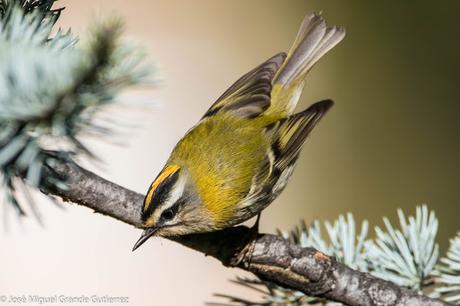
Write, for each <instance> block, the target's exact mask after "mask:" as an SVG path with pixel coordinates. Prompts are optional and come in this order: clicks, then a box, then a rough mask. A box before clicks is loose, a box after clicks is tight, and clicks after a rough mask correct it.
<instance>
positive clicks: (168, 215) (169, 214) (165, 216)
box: [161, 208, 174, 221]
mask: <svg viewBox="0 0 460 306" xmlns="http://www.w3.org/2000/svg"><path fill="white" fill-rule="evenodd" d="M173 217H174V212H173V210H172V209H171V208H169V209H167V210H165V211H164V212H163V213H162V214H161V219H163V220H166V221H169V220H171V219H172V218H173Z"/></svg>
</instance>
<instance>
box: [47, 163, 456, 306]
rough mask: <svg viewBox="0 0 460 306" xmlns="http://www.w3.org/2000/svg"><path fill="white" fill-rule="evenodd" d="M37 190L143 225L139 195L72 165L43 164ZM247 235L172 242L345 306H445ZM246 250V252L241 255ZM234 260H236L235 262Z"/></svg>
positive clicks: (319, 256)
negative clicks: (63, 182) (54, 181)
mask: <svg viewBox="0 0 460 306" xmlns="http://www.w3.org/2000/svg"><path fill="white" fill-rule="evenodd" d="M52 173H53V174H54V175H56V174H57V175H59V176H61V177H63V178H66V179H67V181H68V186H69V188H68V189H67V190H60V189H56V188H54V187H51V186H52V185H50V184H47V182H46V177H47V176H48V175H50V174H52ZM41 190H42V191H43V192H44V193H47V194H52V195H56V196H59V197H61V198H62V199H64V201H69V202H73V203H77V204H81V205H84V206H87V207H89V208H92V209H94V210H95V211H96V212H98V213H101V214H104V215H107V216H110V217H112V218H115V219H118V220H120V221H123V222H125V223H128V224H131V225H133V226H135V227H137V228H142V226H143V225H142V222H141V220H140V211H141V207H142V203H143V199H144V196H143V195H142V194H139V193H136V192H134V191H131V190H128V189H126V188H123V187H121V186H119V185H117V184H115V183H112V182H110V181H107V180H105V179H103V178H101V177H99V176H98V175H96V174H94V173H92V172H90V171H88V170H85V169H83V168H81V167H79V166H77V165H75V164H71V163H58V164H56V165H53V166H52V167H51V166H49V165H48V166H45V167H44V180H43V182H42V184H41ZM251 235H252V234H251V231H250V229H249V228H247V227H245V226H238V227H233V228H229V229H225V230H222V231H218V232H212V233H206V234H196V235H188V236H183V237H177V238H174V239H173V240H175V241H176V242H178V243H180V244H182V245H184V246H187V247H190V248H192V249H194V250H196V251H199V252H202V253H204V254H206V255H209V256H212V257H215V258H216V259H218V260H219V261H221V262H222V263H223V264H224V265H226V266H232V267H235V266H236V267H239V268H242V269H245V270H247V271H250V272H252V273H254V274H255V275H257V276H258V277H260V278H261V279H264V280H268V281H271V282H273V283H276V284H279V285H281V286H283V287H287V288H292V289H295V290H299V291H302V292H303V293H305V294H307V295H310V296H316V297H323V298H326V299H328V300H333V301H338V302H342V303H344V304H347V305H356V306H358V305H362V306H368V305H385V306H403V305H404V306H413V305H419V306H441V305H450V304H448V303H446V302H443V301H440V300H435V299H431V298H429V297H427V296H423V295H418V294H417V293H415V292H413V291H410V290H408V289H405V288H401V287H399V286H397V285H395V284H393V283H391V282H388V281H384V280H382V279H379V278H376V277H374V276H371V275H370V274H368V273H363V272H359V271H355V270H353V269H351V268H349V267H347V266H345V265H343V264H341V263H339V262H337V261H335V260H334V258H331V257H329V256H326V255H325V254H323V253H321V252H319V251H317V250H315V249H313V248H301V247H300V246H298V245H295V244H291V243H289V242H288V241H286V240H285V239H283V238H281V237H278V236H275V235H270V234H259V235H258V237H257V239H256V241H255V244H254V247H253V248H249V244H250V241H251ZM248 249H249V250H252V252H246V251H247V250H248ZM237 258H242V260H240V261H238V260H236V259H237Z"/></svg>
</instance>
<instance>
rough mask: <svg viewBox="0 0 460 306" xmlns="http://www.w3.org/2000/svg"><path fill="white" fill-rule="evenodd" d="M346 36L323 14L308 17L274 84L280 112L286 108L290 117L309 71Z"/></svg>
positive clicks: (342, 29) (274, 92)
mask: <svg viewBox="0 0 460 306" xmlns="http://www.w3.org/2000/svg"><path fill="white" fill-rule="evenodd" d="M344 37H345V29H344V28H342V27H338V26H333V27H328V26H327V25H326V21H325V20H324V19H323V17H321V16H320V15H317V14H313V15H310V16H307V17H305V19H304V20H303V21H302V24H301V26H300V29H299V32H298V33H297V37H296V39H295V41H294V44H293V45H292V47H291V49H290V50H289V53H288V55H287V58H286V60H285V61H284V63H283V65H282V66H281V67H280V69H279V70H278V72H277V75H276V76H275V77H274V79H273V82H272V84H273V92H272V96H273V97H274V98H275V99H274V100H275V101H276V102H275V103H277V104H279V105H278V107H277V109H278V110H281V109H283V108H284V110H285V112H286V113H287V114H291V113H292V111H293V109H294V107H295V105H296V104H297V101H298V99H299V96H300V93H301V91H302V89H303V85H304V84H303V83H304V82H303V81H304V79H305V77H306V74H307V73H308V71H310V69H311V68H312V67H313V66H314V65H315V64H316V62H318V60H319V59H320V58H321V57H322V56H323V55H325V54H326V53H327V52H328V51H329V50H331V49H332V48H333V47H334V46H335V45H337V44H338V43H339V42H340V41H341V40H342V39H343V38H344Z"/></svg>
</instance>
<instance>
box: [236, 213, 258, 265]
mask: <svg viewBox="0 0 460 306" xmlns="http://www.w3.org/2000/svg"><path fill="white" fill-rule="evenodd" d="M259 220H260V214H258V215H257V219H256V223H254V225H253V226H252V227H251V228H250V230H249V238H248V242H247V243H246V245H245V246H244V248H242V249H241V251H239V252H238V255H237V256H236V257H235V258H233V259H232V260H231V262H230V265H231V266H234V267H236V266H239V265H240V264H243V266H244V267H245V268H249V265H250V264H251V261H252V255H253V253H254V249H255V248H256V242H257V238H258V236H259Z"/></svg>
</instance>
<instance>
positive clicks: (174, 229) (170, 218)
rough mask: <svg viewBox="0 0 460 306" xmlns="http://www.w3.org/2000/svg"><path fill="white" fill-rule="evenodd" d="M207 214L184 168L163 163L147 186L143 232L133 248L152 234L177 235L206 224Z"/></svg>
mask: <svg viewBox="0 0 460 306" xmlns="http://www.w3.org/2000/svg"><path fill="white" fill-rule="evenodd" d="M207 215H208V213H207V212H206V210H205V209H203V205H201V201H200V197H199V196H198V194H197V192H196V189H195V187H194V184H193V180H191V178H190V176H189V173H188V171H187V169H185V168H183V167H180V166H177V165H167V166H165V167H164V169H163V170H162V171H161V173H160V174H159V175H158V176H157V178H156V179H155V180H154V181H153V183H152V184H151V185H150V188H149V190H148V192H147V196H146V197H145V199H144V205H143V207H142V214H141V218H142V222H143V224H144V228H145V230H144V232H143V234H142V236H141V237H140V239H139V240H138V241H137V242H136V244H135V246H134V248H133V251H134V250H135V249H137V248H138V247H140V246H141V245H142V244H143V243H144V242H145V241H147V240H148V239H149V238H150V237H152V236H162V237H168V236H178V235H185V234H189V233H193V232H197V231H200V229H199V228H197V227H206V222H204V221H205V220H207V219H208V218H207Z"/></svg>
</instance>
